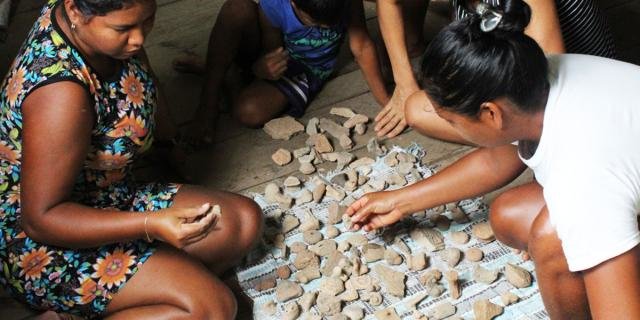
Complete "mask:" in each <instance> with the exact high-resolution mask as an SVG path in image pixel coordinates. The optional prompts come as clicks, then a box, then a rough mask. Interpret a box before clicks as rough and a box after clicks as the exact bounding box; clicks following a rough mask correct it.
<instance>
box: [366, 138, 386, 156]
mask: <svg viewBox="0 0 640 320" xmlns="http://www.w3.org/2000/svg"><path fill="white" fill-rule="evenodd" d="M367 151H369V153H372V154H373V155H375V156H376V157H381V156H384V155H385V154H386V153H387V148H386V147H385V146H384V145H381V144H380V142H378V139H377V138H376V137H373V138H371V139H370V140H369V142H367Z"/></svg>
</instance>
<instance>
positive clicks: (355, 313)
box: [342, 304, 364, 320]
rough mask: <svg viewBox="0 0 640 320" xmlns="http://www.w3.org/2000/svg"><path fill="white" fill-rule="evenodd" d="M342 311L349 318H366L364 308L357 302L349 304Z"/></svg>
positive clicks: (358, 319)
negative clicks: (356, 303)
mask: <svg viewBox="0 0 640 320" xmlns="http://www.w3.org/2000/svg"><path fill="white" fill-rule="evenodd" d="M342 313H343V314H344V315H345V316H347V318H349V320H362V319H364V310H363V309H362V308H361V307H358V306H357V305H355V304H352V305H349V306H347V307H345V308H344V309H343V310H342Z"/></svg>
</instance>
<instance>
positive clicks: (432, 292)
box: [429, 284, 444, 298]
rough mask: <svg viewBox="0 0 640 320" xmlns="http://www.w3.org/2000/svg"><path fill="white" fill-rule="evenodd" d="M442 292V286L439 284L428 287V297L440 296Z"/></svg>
mask: <svg viewBox="0 0 640 320" xmlns="http://www.w3.org/2000/svg"><path fill="white" fill-rule="evenodd" d="M442 293H444V287H443V286H441V285H439V284H438V285H435V286H433V287H431V288H429V297H432V298H437V297H439V296H441V295H442Z"/></svg>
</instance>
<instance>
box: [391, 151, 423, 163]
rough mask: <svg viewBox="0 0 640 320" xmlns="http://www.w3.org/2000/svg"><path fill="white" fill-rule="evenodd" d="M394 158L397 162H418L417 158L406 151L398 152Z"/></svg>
mask: <svg viewBox="0 0 640 320" xmlns="http://www.w3.org/2000/svg"><path fill="white" fill-rule="evenodd" d="M396 159H398V162H400V163H416V162H418V159H417V158H416V157H415V156H414V155H412V154H410V153H406V152H398V155H396Z"/></svg>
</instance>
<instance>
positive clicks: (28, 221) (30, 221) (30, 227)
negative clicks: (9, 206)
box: [20, 210, 46, 243]
mask: <svg viewBox="0 0 640 320" xmlns="http://www.w3.org/2000/svg"><path fill="white" fill-rule="evenodd" d="M34 216H41V215H39V214H34V213H27V212H26V210H23V212H22V216H21V220H20V227H21V228H22V231H24V233H25V234H26V235H27V237H29V238H30V239H32V240H34V241H36V242H39V243H46V241H45V239H44V232H43V230H44V228H43V227H42V226H41V223H39V220H41V219H34V218H33V217H34Z"/></svg>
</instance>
